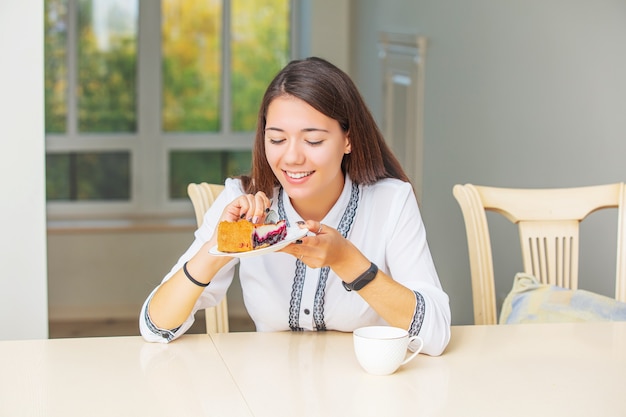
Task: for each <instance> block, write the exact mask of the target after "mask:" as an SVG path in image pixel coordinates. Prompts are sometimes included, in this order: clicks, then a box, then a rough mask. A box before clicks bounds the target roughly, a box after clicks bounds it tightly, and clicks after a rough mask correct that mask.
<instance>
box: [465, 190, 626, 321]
mask: <svg viewBox="0 0 626 417" xmlns="http://www.w3.org/2000/svg"><path fill="white" fill-rule="evenodd" d="M625 191H626V189H625V185H624V183H616V184H608V185H598V186H588V187H575V188H553V189H514V188H496V187H485V186H478V185H472V184H465V185H461V184H457V185H455V186H454V188H453V194H454V197H455V198H456V200H457V201H458V203H459V205H460V206H461V211H462V212H463V219H464V221H465V229H466V234H467V244H468V251H469V260H470V271H471V279H472V297H473V303H474V323H475V324H496V323H497V316H496V295H495V285H494V274H493V258H492V253H491V240H490V237H489V228H488V225H487V216H486V211H494V212H497V213H500V214H501V215H503V216H504V217H506V218H507V219H508V220H510V221H511V222H513V223H515V224H517V225H518V230H519V236H520V243H521V248H522V261H523V268H524V272H526V273H529V274H532V275H534V276H535V277H537V279H539V280H540V281H541V282H542V283H546V284H552V285H558V286H561V287H564V288H569V289H577V288H578V256H579V252H578V242H579V225H580V222H581V221H582V220H583V219H585V218H586V217H587V216H588V215H589V214H591V213H593V212H594V211H597V210H600V209H605V208H617V209H618V210H617V212H618V232H617V267H616V281H615V298H616V299H617V300H619V301H626V195H625Z"/></svg>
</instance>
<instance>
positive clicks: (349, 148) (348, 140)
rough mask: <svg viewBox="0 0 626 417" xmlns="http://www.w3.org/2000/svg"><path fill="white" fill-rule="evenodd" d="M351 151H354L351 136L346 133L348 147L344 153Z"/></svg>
mask: <svg viewBox="0 0 626 417" xmlns="http://www.w3.org/2000/svg"><path fill="white" fill-rule="evenodd" d="M350 152H352V144H351V143H350V136H349V135H348V134H346V147H345V149H344V151H343V153H344V154H346V155H348V154H349V153H350Z"/></svg>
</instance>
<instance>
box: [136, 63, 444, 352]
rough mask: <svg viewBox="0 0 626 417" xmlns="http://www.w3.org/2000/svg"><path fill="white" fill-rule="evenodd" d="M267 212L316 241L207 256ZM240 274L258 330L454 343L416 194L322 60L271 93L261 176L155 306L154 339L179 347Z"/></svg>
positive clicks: (212, 225)
mask: <svg viewBox="0 0 626 417" xmlns="http://www.w3.org/2000/svg"><path fill="white" fill-rule="evenodd" d="M269 208H271V209H273V210H275V211H277V212H278V214H279V216H280V218H282V219H285V220H286V221H287V224H288V226H291V227H295V226H299V227H301V228H307V229H308V230H309V231H311V232H312V233H309V234H308V235H307V236H306V237H303V238H302V239H300V240H298V241H296V242H294V243H292V244H290V245H288V246H286V247H285V248H284V249H282V250H280V251H278V252H274V253H269V254H264V255H259V256H254V257H245V258H241V259H240V258H231V257H221V256H213V255H211V254H210V253H209V249H210V248H211V247H213V246H214V245H216V242H217V240H216V229H217V224H218V223H219V222H220V221H222V220H229V221H235V220H237V219H239V218H241V217H246V218H248V219H250V220H251V221H253V222H256V223H262V222H263V220H264V218H265V213H266V210H267V209H269ZM237 263H239V277H240V280H241V286H242V290H243V296H244V302H245V305H246V308H247V310H248V312H249V314H250V316H251V318H252V319H253V320H254V323H255V325H256V328H257V330H258V331H281V330H289V329H291V330H338V331H346V332H350V331H353V330H354V329H356V328H358V327H361V326H366V325H380V324H383V325H391V326H397V327H402V328H404V329H407V330H408V331H409V333H410V334H411V335H415V334H419V335H420V336H421V337H422V339H423V340H424V348H423V352H424V353H427V354H430V355H439V354H441V353H442V352H443V350H444V348H445V347H446V345H447V344H448V341H449V338H450V308H449V301H448V296H447V295H446V293H445V292H444V291H443V290H442V288H441V284H440V282H439V278H438V276H437V272H436V270H435V266H434V264H433V260H432V257H431V254H430V251H429V249H428V244H427V241H426V232H425V229H424V224H423V223H422V219H421V216H420V211H419V208H418V204H417V200H416V197H415V194H414V191H413V188H412V186H411V184H410V183H409V180H408V178H407V176H406V174H405V173H404V172H403V170H402V168H401V166H400V164H399V163H398V161H397V159H396V158H395V157H394V156H393V154H392V152H391V151H390V149H389V148H388V146H387V145H386V143H385V140H384V138H383V136H382V134H381V132H380V130H379V128H378V126H377V125H376V123H375V121H374V119H373V117H372V115H371V113H370V112H369V110H368V108H367V106H366V104H365V102H364V101H363V99H362V97H361V95H360V93H359V92H358V90H357V88H356V86H355V85H354V83H353V82H352V81H351V79H350V78H349V77H348V76H347V75H346V74H345V73H344V72H342V71H341V70H340V69H338V68H337V67H335V66H334V65H332V64H330V63H329V62H327V61H325V60H322V59H320V58H308V59H304V60H299V61H293V62H291V63H290V64H288V65H287V66H286V67H285V68H284V69H283V70H282V71H281V72H280V73H279V74H278V75H277V76H276V78H274V80H273V81H272V82H271V84H270V85H269V87H268V89H267V91H266V93H265V95H264V97H263V102H262V103H261V108H260V111H259V117H258V126H257V132H256V137H255V142H254V151H253V160H252V172H251V175H250V176H249V177H242V178H236V179H235V178H231V179H227V180H226V183H225V190H224V191H223V192H222V193H221V194H220V195H219V197H218V198H217V200H216V201H215V203H214V204H213V205H212V206H211V208H210V209H209V210H208V211H207V213H206V215H205V217H204V224H203V225H202V227H200V228H199V229H198V230H197V231H196V233H195V240H194V242H193V243H192V245H191V246H190V247H189V249H188V250H187V251H186V252H185V253H184V254H183V255H182V256H181V257H180V259H179V260H178V262H177V263H176V265H174V267H173V268H172V270H171V271H170V273H169V274H167V275H166V277H165V278H164V279H163V282H162V283H161V284H160V285H159V286H158V287H157V288H156V289H155V290H154V291H153V292H152V293H151V294H150V296H149V297H148V299H147V300H146V302H145V303H144V306H143V308H142V312H141V315H140V327H141V333H142V335H143V336H144V338H145V339H146V340H148V341H155V342H169V341H171V340H174V339H175V338H177V337H178V336H180V335H182V334H183V333H184V332H185V331H186V330H187V329H188V328H189V327H190V326H191V324H192V323H193V321H194V314H195V312H196V311H198V310H199V309H203V308H207V307H210V306H213V305H216V304H217V303H218V302H219V301H220V300H221V298H222V297H224V296H225V294H226V290H227V289H228V287H229V285H230V283H231V281H232V279H233V275H234V273H235V266H236V264H237ZM194 281H195V282H194ZM207 284H209V285H207ZM205 285H206V286H205Z"/></svg>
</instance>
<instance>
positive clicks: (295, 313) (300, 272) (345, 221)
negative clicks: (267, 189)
mask: <svg viewBox="0 0 626 417" xmlns="http://www.w3.org/2000/svg"><path fill="white" fill-rule="evenodd" d="M358 205H359V186H358V185H357V184H355V183H352V190H351V193H350V201H349V202H348V205H347V207H346V210H345V211H344V213H343V216H342V217H341V220H340V221H339V226H338V228H337V230H338V231H339V233H341V235H342V236H343V237H344V238H347V237H348V232H349V231H350V228H351V227H352V223H353V221H354V216H355V215H356V211H357V208H358ZM278 215H279V217H280V218H281V219H286V213H285V207H284V202H283V193H282V187H281V188H280V189H279V190H278ZM287 226H288V227H289V220H287ZM329 272H330V267H327V266H325V267H323V268H321V270H320V274H319V279H318V282H317V290H316V291H315V299H314V302H313V320H314V321H315V327H316V329H317V330H318V331H323V330H326V323H325V322H324V295H325V292H326V281H327V280H328V274H329ZM305 275H306V265H305V264H304V262H302V261H300V260H299V259H296V271H295V276H294V280H293V285H292V287H291V301H290V303H289V327H290V328H291V330H293V331H302V330H303V329H302V328H301V327H300V326H298V324H299V319H300V306H301V304H302V289H303V288H304V278H305Z"/></svg>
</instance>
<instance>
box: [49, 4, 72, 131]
mask: <svg viewBox="0 0 626 417" xmlns="http://www.w3.org/2000/svg"><path fill="white" fill-rule="evenodd" d="M44 30H45V32H44V44H45V58H44V61H45V97H46V98H45V112H46V132H47V133H63V132H65V131H66V127H65V124H66V120H67V63H66V62H67V61H66V60H67V55H66V45H67V1H66V0H46V2H45V14H44Z"/></svg>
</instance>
